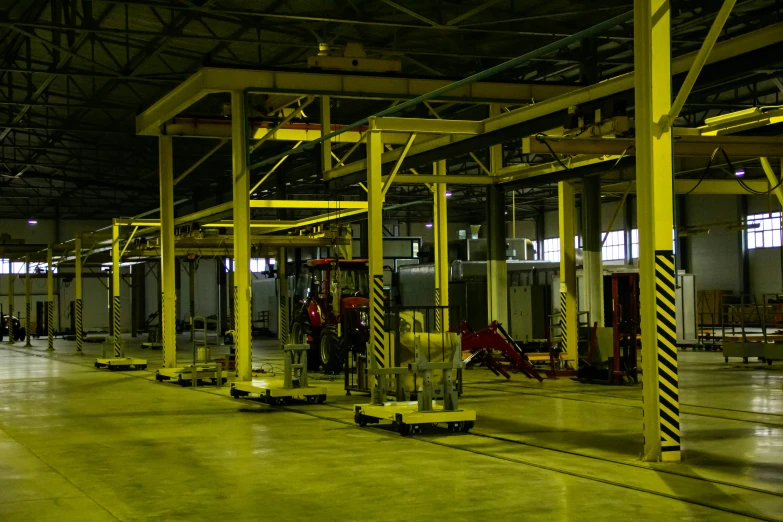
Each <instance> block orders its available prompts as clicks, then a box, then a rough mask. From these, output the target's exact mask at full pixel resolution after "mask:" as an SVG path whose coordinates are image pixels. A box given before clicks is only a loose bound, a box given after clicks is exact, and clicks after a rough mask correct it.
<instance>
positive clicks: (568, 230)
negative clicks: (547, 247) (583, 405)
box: [538, 181, 592, 368]
mask: <svg viewBox="0 0 783 522" xmlns="http://www.w3.org/2000/svg"><path fill="white" fill-rule="evenodd" d="M557 203H558V207H557V208H558V236H559V237H560V306H559V308H560V338H561V343H562V345H563V346H564V348H565V350H566V360H567V361H568V362H569V364H570V365H571V367H572V368H576V366H577V353H578V339H579V335H578V333H579V332H578V325H577V313H578V312H579V301H578V299H577V287H576V246H575V244H574V237H575V236H576V220H575V214H576V199H575V197H574V187H573V185H571V183H569V182H567V181H561V182H560V183H558V184H557ZM538 249H539V250H538V252H539V254H538V257H539V259H542V258H543V252H544V245H543V244H539V245H538ZM591 326H592V325H591Z"/></svg>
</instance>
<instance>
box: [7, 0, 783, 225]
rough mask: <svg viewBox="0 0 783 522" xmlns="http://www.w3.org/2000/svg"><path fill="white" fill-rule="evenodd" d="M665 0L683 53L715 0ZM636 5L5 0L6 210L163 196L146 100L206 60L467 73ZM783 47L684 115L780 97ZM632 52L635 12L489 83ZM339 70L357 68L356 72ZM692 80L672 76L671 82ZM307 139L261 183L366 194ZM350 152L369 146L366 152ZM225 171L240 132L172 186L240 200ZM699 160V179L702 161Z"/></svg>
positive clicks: (744, 61)
mask: <svg viewBox="0 0 783 522" xmlns="http://www.w3.org/2000/svg"><path fill="white" fill-rule="evenodd" d="M672 6H673V21H672V26H673V27H672V46H673V54H674V55H675V56H681V55H684V54H686V53H691V52H694V51H696V50H698V49H699V47H700V45H701V43H702V41H703V40H704V36H705V34H706V33H707V31H708V30H709V27H710V24H711V23H712V20H713V18H714V16H715V14H716V13H717V11H718V9H719V8H720V2H712V1H708V0H679V1H675V0H673V1H672ZM631 8H632V2H630V1H629V0H596V1H595V2H590V7H585V3H584V2H576V1H573V0H551V1H549V2H539V1H533V0H516V1H515V0H505V1H497V0H448V1H447V0H439V1H432V0H397V1H392V0H378V1H373V2H359V1H356V0H274V1H266V0H262V1H254V2H249V1H239V0H233V1H232V0H191V1H163V0H4V1H2V2H0V13H2V16H0V61H2V63H1V64H0V113H2V115H0V118H2V119H3V120H4V121H3V122H2V123H0V155H1V156H0V161H1V162H2V165H0V218H14V217H16V218H59V219H106V218H110V217H117V216H132V215H137V214H140V213H142V212H146V211H149V210H151V209H154V208H156V207H157V206H158V180H157V173H158V155H157V143H156V140H155V139H154V138H151V137H148V136H138V135H136V125H135V118H136V115H137V114H138V113H140V112H141V111H142V110H144V109H147V108H148V107H149V106H151V105H152V104H154V103H155V102H156V101H157V100H158V99H159V98H160V97H161V96H163V95H164V94H166V93H167V92H170V91H171V90H172V89H174V88H175V87H176V86H177V85H180V84H181V83H182V82H183V81H185V80H186V79H187V78H189V77H190V76H191V75H193V74H194V73H196V72H198V71H199V70H201V68H202V67H205V66H206V67H224V68H232V69H248V70H263V71H270V72H273V73H274V72H281V73H283V72H285V73H292V72H308V71H309V72H310V73H312V74H313V76H312V78H313V79H314V80H313V81H312V83H313V84H314V85H313V86H312V89H313V92H317V91H318V89H319V88H323V87H322V86H321V85H319V81H317V80H318V78H322V77H319V76H318V74H319V71H318V70H314V69H312V67H310V66H308V58H310V57H316V56H319V55H320V56H327V55H332V56H341V55H342V54H343V53H347V52H352V51H351V50H352V49H355V44H357V43H358V44H361V45H362V46H363V50H364V52H365V53H366V55H367V58H370V59H382V60H399V62H400V64H401V71H399V72H376V73H362V74H364V76H368V77H373V78H374V81H375V82H377V83H383V82H384V81H389V82H390V81H392V80H393V79H400V78H407V79H414V80H415V79H432V80H443V79H446V80H449V79H459V78H462V77H465V76H467V75H469V74H472V73H475V72H477V71H481V70H483V69H486V68H488V67H491V66H493V65H496V64H498V63H500V62H502V61H505V60H507V59H509V58H513V57H515V56H519V55H521V54H524V53H525V52H527V51H531V50H533V49H537V48H539V47H541V46H543V45H545V44H548V43H552V42H553V41H555V40H557V39H559V38H562V37H563V36H567V35H571V34H574V33H576V32H578V31H580V30H582V29H585V28H587V27H590V26H592V25H595V24H597V23H599V22H601V21H603V20H606V19H608V18H610V17H612V16H615V15H618V14H621V13H623V12H626V11H628V10H630V9H631ZM781 20H783V4H781V3H780V2H778V1H776V0H746V1H740V2H738V3H737V6H736V7H735V8H734V10H733V12H732V15H731V17H730V19H729V21H728V22H727V24H726V26H725V28H724V30H723V33H722V34H721V37H720V39H719V42H720V41H724V40H727V39H730V38H735V37H737V36H740V35H743V34H747V33H752V32H754V31H758V30H760V29H763V28H764V27H768V26H771V25H773V24H776V23H779V22H780V21H781ZM781 51H783V42H777V43H773V44H772V45H768V46H766V47H764V48H762V49H757V50H753V51H749V52H747V53H745V54H742V55H741V56H737V57H735V58H731V59H728V60H725V61H722V62H720V63H717V64H713V65H708V66H707V67H706V68H705V69H704V71H703V72H702V74H701V75H700V76H699V80H698V82H697V84H696V87H695V88H694V90H693V91H692V93H691V95H690V97H689V98H688V100H687V103H686V105H685V107H684V110H683V111H682V113H681V119H680V120H679V123H680V124H682V125H683V126H687V127H699V126H701V125H704V123H705V120H707V119H709V118H713V117H716V116H720V115H722V114H725V113H728V112H734V111H738V110H743V109H748V108H753V107H765V106H776V105H778V104H779V103H780V102H779V100H780V98H781V97H783V84H782V83H781V80H780V79H778V78H779V77H782V78H783V74H781V70H783V52H781ZM632 53H633V27H632V24H631V23H628V24H625V25H624V26H622V27H617V28H615V29H613V30H611V31H607V32H606V33H604V34H602V35H600V36H598V37H595V38H591V39H589V40H585V41H582V42H581V43H579V44H576V45H573V46H569V47H567V48H564V49H561V50H559V51H557V52H554V53H551V54H550V55H547V56H545V57H541V58H538V59H536V60H535V61H533V62H531V63H529V64H527V65H524V66H522V67H518V68H515V69H512V70H509V71H506V72H504V73H501V74H499V75H498V76H497V77H495V78H493V79H492V81H493V82H506V83H509V84H514V85H523V84H524V85H526V86H533V87H532V88H531V90H530V93H531V94H530V98H531V99H529V100H527V101H525V102H522V101H517V102H516V103H513V100H509V105H510V106H511V107H519V106H522V105H525V104H526V103H531V102H537V101H540V99H541V98H540V96H545V95H546V94H545V93H547V92H562V90H563V89H566V90H567V89H575V88H577V87H583V86H587V85H591V84H595V83H597V82H599V81H601V80H605V79H607V78H612V77H615V76H617V75H620V74H623V73H627V72H630V71H631V70H632V69H633V55H632ZM310 65H312V64H310ZM328 72H335V71H328ZM320 73H324V74H326V73H327V71H320ZM344 74H345V77H346V78H348V79H349V80H350V79H351V78H352V75H353V74H355V73H351V72H345V73H344ZM681 81H682V80H681V79H680V78H678V77H675V78H674V82H675V84H677V83H678V82H681ZM520 89H521V87H520ZM536 89H538V90H536ZM547 89H550V91H547ZM558 89H559V90H558ZM539 93H542V94H539ZM613 99H614V100H615V101H616V102H617V104H618V105H621V106H622V107H623V109H624V110H627V111H628V113H629V114H633V107H632V105H633V96H632V95H631V96H628V94H627V93H626V94H623V93H620V94H617V95H616V96H613ZM304 102H305V100H304V99H302V98H301V97H291V96H286V95H285V93H282V92H281V93H276V94H275V93H271V94H270V93H266V94H259V95H257V96H255V97H254V98H253V104H252V108H253V113H252V115H251V116H252V119H253V122H254V125H257V126H258V127H267V128H268V127H273V126H275V125H277V124H278V123H280V121H281V120H282V119H284V118H285V116H286V115H287V114H289V113H290V111H291V110H292V109H295V108H296V107H301V105H302V104H303V103H304ZM319 103H320V101H319V99H316V100H315V101H313V102H312V103H311V105H310V106H309V107H306V108H304V109H303V110H302V111H301V113H300V114H298V117H297V118H296V119H295V120H294V121H293V123H292V125H293V124H297V125H305V126H306V125H312V124H318V122H319V117H318V114H319V107H318V105H319ZM331 103H332V105H331V120H332V123H333V124H338V125H340V124H349V123H352V122H354V121H356V120H358V119H361V118H363V117H366V116H367V115H369V114H371V113H373V112H377V111H378V110H381V109H383V108H386V107H388V106H389V103H390V102H389V99H388V98H385V97H383V96H375V97H363V98H362V99H360V97H351V96H347V97H342V98H341V97H333V98H332V102H331ZM227 104H228V97H227V96H225V95H223V94H215V95H209V96H206V97H204V98H203V99H202V100H200V101H199V102H198V103H197V104H195V105H193V106H192V107H189V108H188V110H187V112H186V113H185V114H183V115H182V116H184V117H186V118H189V119H190V121H196V122H209V121H214V122H217V124H219V123H220V120H221V119H225V117H226V114H227V113H226V111H227ZM431 109H432V111H435V112H437V113H438V116H439V117H443V118H448V119H451V120H481V119H484V118H486V117H487V116H488V113H487V105H486V103H480V102H475V101H474V102H462V101H460V100H442V101H439V102H438V103H433V104H432V105H431ZM286 111H288V112H286ZM432 111H431V110H430V108H428V107H426V106H423V105H422V106H418V107H415V108H413V109H411V110H410V111H407V112H406V113H405V114H404V116H406V117H418V118H432V117H433V115H432V113H431V112H432ZM565 118H566V114H565V112H562V113H560V114H557V115H554V116H553V117H551V118H549V119H548V120H547V121H546V122H537V123H536V126H529V127H528V128H526V129H525V132H527V134H528V135H534V134H535V133H537V132H546V131H547V130H549V129H550V128H552V127H554V126H559V125H562V122H563V121H565ZM780 132H781V129H780V125H778V124H775V122H770V124H768V125H765V126H763V127H759V128H754V129H752V130H750V131H747V132H745V133H742V134H748V133H750V134H752V135H764V136H775V135H778V134H780ZM503 140H504V155H505V159H506V162H507V163H508V164H514V163H515V162H520V163H526V164H536V163H549V162H552V161H553V158H552V154H551V153H549V152H550V151H541V150H539V151H537V152H535V153H526V152H525V150H524V148H523V147H522V146H521V142H520V139H519V136H518V135H517V134H514V133H511V132H510V133H509V134H508V135H507V136H504V137H503ZM216 143H217V142H215V141H211V140H210V141H206V140H192V139H191V140H183V141H182V146H178V147H177V148H176V149H175V151H176V154H175V170H176V171H179V172H181V171H184V170H185V169H187V168H188V167H189V166H190V165H192V164H194V162H196V161H197V160H198V159H199V158H201V157H202V156H203V155H204V154H205V153H206V152H207V151H209V150H210V149H211V148H212V147H213V146H215V144H216ZM291 145H292V144H291V143H289V142H287V141H285V140H269V141H268V142H266V143H264V145H263V147H261V148H259V149H258V150H257V151H255V152H254V155H253V160H254V161H259V160H262V159H264V158H265V157H272V156H274V155H276V154H278V153H280V152H282V151H284V150H287V149H289V148H290V147H291ZM351 147H352V144H351V143H335V144H333V150H334V151H335V153H336V154H337V155H338V156H343V154H345V153H346V152H348V151H349V150H350V149H351ZM476 147H477V148H475V149H471V150H470V151H467V150H465V151H463V152H462V153H460V151H456V152H455V153H453V154H451V157H450V159H449V173H450V174H453V175H462V174H478V173H480V170H481V166H480V165H479V163H478V161H477V160H480V161H483V162H485V163H486V161H485V159H486V157H487V155H488V152H487V151H486V150H482V149H481V144H480V143H479V144H478V145H477V146H476ZM360 149H361V148H360ZM311 152H312V153H310V152H308V153H303V154H300V155H297V156H295V157H294V156H292V157H291V159H290V160H289V161H288V162H286V164H285V165H284V166H282V167H281V168H280V169H279V170H278V171H277V172H276V173H275V176H274V177H271V178H270V179H269V180H267V182H266V184H265V185H263V186H262V187H259V190H258V192H257V195H256V196H255V197H257V198H277V199H284V198H290V197H296V198H299V199H307V198H320V199H324V198H325V197H326V195H330V197H334V195H335V194H339V195H340V197H343V198H349V199H350V198H354V199H361V198H362V194H363V191H362V189H361V188H360V187H358V186H357V185H355V184H354V185H350V186H337V185H335V184H326V183H324V182H323V181H322V179H321V168H320V164H319V156H318V153H317V151H311ZM468 152H471V153H472V155H471V154H468ZM355 154H356V156H357V157H360V156H361V154H363V152H362V151H361V150H358V151H357V152H356V153H355ZM411 161H412V160H411ZM427 161H431V159H430V158H429V157H427V156H422V158H421V163H420V164H419V165H418V167H419V168H421V169H424V168H426V164H427ZM422 165H424V166H422ZM416 167H417V165H414V164H406V165H405V168H416ZM622 167H623V166H622V165H618V168H622ZM746 168H747V169H748V174H747V177H748V178H750V179H752V178H753V177H754V176H755V177H762V178H763V173H762V171H761V167H760V166H757V165H755V164H751V163H748V164H747V167H746ZM230 169H231V161H230V147H225V148H223V149H220V150H218V151H217V152H216V153H215V154H214V155H212V156H211V157H210V158H208V159H207V160H205V161H203V162H202V163H201V164H199V165H198V166H197V167H196V168H195V169H194V170H193V171H192V173H190V174H189V175H188V177H187V178H185V179H183V181H182V183H180V184H178V185H177V187H176V194H175V198H176V199H177V200H179V199H183V198H189V199H190V202H189V203H187V204H184V205H181V207H182V209H183V211H193V210H196V209H199V208H205V207H208V206H211V205H214V204H216V203H221V202H223V201H229V200H230V198H231V196H230V194H231V181H230V180H231V176H230ZM685 175H686V176H687V175H688V174H687V173H686V174H685ZM690 175H691V176H696V177H698V176H699V171H698V169H696V171H695V173H693V174H690ZM550 182H551V180H550ZM515 189H516V190H517V193H516V198H515V199H516V205H517V213H518V214H517V215H518V216H520V217H523V216H526V215H530V214H533V213H536V212H539V211H540V210H546V209H552V208H555V207H556V189H555V187H554V185H549V184H547V180H545V179H542V180H541V181H537V182H535V183H533V182H527V183H526V184H521V185H519V186H517V187H515ZM452 192H453V195H452V198H451V202H450V207H449V212H450V213H452V212H453V213H454V215H458V216H460V218H463V217H464V218H465V219H481V218H482V217H483V214H484V205H483V203H482V202H483V200H484V190H483V188H482V187H479V186H472V185H464V186H462V185H455V186H454V188H453V190H452ZM428 202H431V196H430V193H429V190H428V189H427V188H426V187H425V186H424V185H395V186H393V187H392V188H391V190H390V191H389V193H388V195H387V208H386V209H385V211H386V212H387V213H388V215H389V216H390V217H392V218H402V219H427V218H428V217H429V216H431V212H432V208H431V205H427V204H426V203H428ZM276 212H277V211H273V210H265V209H255V210H254V215H255V216H257V217H258V218H264V217H269V216H275V215H277V214H276ZM287 212H289V215H290V217H294V216H300V215H305V216H306V215H308V214H307V210H304V209H302V210H295V211H294V210H289V211H287Z"/></svg>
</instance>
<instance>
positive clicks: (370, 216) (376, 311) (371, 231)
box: [367, 118, 393, 404]
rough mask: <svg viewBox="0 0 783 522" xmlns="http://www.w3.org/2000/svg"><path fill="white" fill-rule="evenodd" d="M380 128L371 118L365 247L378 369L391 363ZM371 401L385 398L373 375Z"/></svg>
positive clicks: (372, 342)
mask: <svg viewBox="0 0 783 522" xmlns="http://www.w3.org/2000/svg"><path fill="white" fill-rule="evenodd" d="M382 153H383V142H382V140H381V132H380V131H378V130H376V129H375V118H370V128H369V130H368V131H367V221H368V226H367V239H368V241H367V247H368V250H369V254H370V255H369V263H368V265H369V275H370V343H369V344H370V346H369V347H368V354H367V357H368V360H369V358H372V360H373V361H374V364H375V367H376V368H378V369H384V368H388V367H390V366H391V365H392V364H393V358H392V354H391V353H390V348H389V343H387V342H386V333H385V331H384V330H385V328H384V322H385V313H386V303H385V300H384V295H383V179H382V178H381V174H382V173H381V154H382ZM370 389H371V390H372V391H373V397H372V399H373V403H376V404H377V403H379V402H383V401H385V400H386V397H380V396H378V395H377V394H376V391H377V390H376V386H375V380H374V377H373V376H371V377H370Z"/></svg>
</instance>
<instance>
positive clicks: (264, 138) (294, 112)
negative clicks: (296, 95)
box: [250, 96, 315, 154]
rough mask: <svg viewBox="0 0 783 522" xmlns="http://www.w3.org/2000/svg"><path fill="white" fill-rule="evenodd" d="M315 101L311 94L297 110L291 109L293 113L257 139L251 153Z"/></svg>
mask: <svg viewBox="0 0 783 522" xmlns="http://www.w3.org/2000/svg"><path fill="white" fill-rule="evenodd" d="M314 101H315V97H313V96H309V97H308V98H307V99H306V100H305V101H304V103H302V104H300V105H299V107H297V108H296V109H295V110H293V111H291V113H290V114H288V116H286V117H285V118H283V119H282V121H280V123H278V124H277V125H275V127H274V128H272V129H269V130H268V131H267V132H266V133H265V134H264V136H263V137H262V138H260V139H259V140H257V141H256V142H255V143H253V145H252V146H251V147H250V153H251V154H252V153H253V151H255V150H256V149H257V148H258V147H260V146H261V145H263V144H264V143H265V142H267V141H268V140H269V139H270V138H272V137H273V136H274V135H275V134H276V133H277V131H279V130H280V129H282V128H283V127H284V126H285V125H286V124H287V123H288V122H289V121H291V120H293V119H294V118H297V117H299V115H300V114H302V113H303V112H304V110H305V109H306V108H307V107H308V106H309V105H310V104H311V103H313V102H314Z"/></svg>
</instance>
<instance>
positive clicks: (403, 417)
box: [353, 401, 476, 436]
mask: <svg viewBox="0 0 783 522" xmlns="http://www.w3.org/2000/svg"><path fill="white" fill-rule="evenodd" d="M432 408H433V409H432V410H431V411H419V403H418V402H416V401H410V402H386V403H384V404H380V405H374V404H357V405H356V406H355V409H354V417H353V418H354V421H355V422H356V424H358V425H359V426H362V427H364V426H366V425H367V424H378V423H379V422H380V421H382V420H385V421H391V422H392V423H394V424H395V425H396V426H397V430H398V431H399V432H400V435H403V436H404V435H410V434H413V433H421V432H422V431H424V429H426V428H427V427H429V426H434V425H435V424H443V425H445V426H446V427H447V428H448V429H449V430H450V431H453V432H463V433H467V432H468V431H470V430H471V428H473V425H474V424H475V422H476V412H475V411H474V410H456V411H444V410H443V406H442V405H441V404H437V403H434V402H433V405H432Z"/></svg>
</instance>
